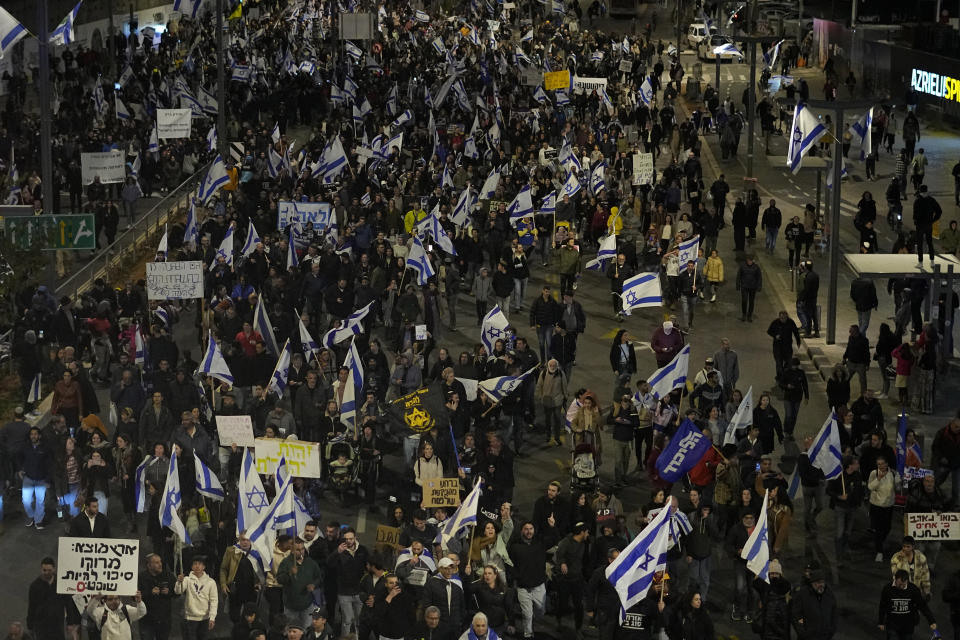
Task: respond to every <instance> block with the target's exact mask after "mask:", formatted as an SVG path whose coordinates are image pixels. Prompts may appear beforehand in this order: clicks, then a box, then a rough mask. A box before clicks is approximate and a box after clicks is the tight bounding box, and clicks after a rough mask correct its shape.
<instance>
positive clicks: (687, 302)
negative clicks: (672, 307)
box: [680, 295, 697, 329]
mask: <svg viewBox="0 0 960 640" xmlns="http://www.w3.org/2000/svg"><path fill="white" fill-rule="evenodd" d="M696 304H697V296H687V295H683V296H680V308H681V309H682V313H683V315H682V316H681V318H680V323H681V325H682V326H684V327H686V328H687V329H689V328H691V327H693V309H694V307H695V306H696Z"/></svg>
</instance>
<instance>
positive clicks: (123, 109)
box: [113, 94, 133, 120]
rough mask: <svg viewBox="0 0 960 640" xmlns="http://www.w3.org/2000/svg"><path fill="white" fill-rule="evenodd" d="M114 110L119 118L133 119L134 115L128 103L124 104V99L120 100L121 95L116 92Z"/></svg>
mask: <svg viewBox="0 0 960 640" xmlns="http://www.w3.org/2000/svg"><path fill="white" fill-rule="evenodd" d="M113 99H114V112H115V114H116V116H117V120H132V119H133V115H132V114H131V113H130V109H128V108H127V105H125V104H123V101H122V100H120V96H119V95H117V94H114V96H113Z"/></svg>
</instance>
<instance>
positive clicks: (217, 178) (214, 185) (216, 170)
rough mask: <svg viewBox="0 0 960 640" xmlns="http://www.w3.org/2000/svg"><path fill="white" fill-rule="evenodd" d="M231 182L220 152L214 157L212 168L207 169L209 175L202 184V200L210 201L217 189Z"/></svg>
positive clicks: (200, 195) (204, 201)
mask: <svg viewBox="0 0 960 640" xmlns="http://www.w3.org/2000/svg"><path fill="white" fill-rule="evenodd" d="M228 182H230V176H229V175H227V166H226V165H225V164H224V162H223V158H222V157H221V156H220V154H217V157H216V158H214V160H213V163H211V165H210V168H209V169H207V175H206V177H205V178H204V179H203V184H202V185H200V194H199V197H200V201H201V202H203V203H204V204H206V203H207V202H209V201H210V198H212V197H213V196H214V195H215V194H216V193H217V191H218V190H219V189H220V188H221V187H222V186H223V185H225V184H227V183H228Z"/></svg>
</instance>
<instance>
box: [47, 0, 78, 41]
mask: <svg viewBox="0 0 960 640" xmlns="http://www.w3.org/2000/svg"><path fill="white" fill-rule="evenodd" d="M81 4H83V0H80V2H78V3H77V6H75V7H74V8H73V9H72V10H71V11H70V13H68V14H67V16H66V17H65V18H64V19H63V20H61V21H60V24H58V25H57V28H56V29H54V30H53V32H52V33H51V34H50V44H52V45H54V46H57V45H63V44H72V43H73V42H74V41H75V40H76V35H75V33H74V29H73V25H74V23H75V22H76V21H77V14H78V13H79V12H80V5H81Z"/></svg>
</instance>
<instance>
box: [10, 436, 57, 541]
mask: <svg viewBox="0 0 960 640" xmlns="http://www.w3.org/2000/svg"><path fill="white" fill-rule="evenodd" d="M27 437H28V438H29V440H30V441H29V442H28V443H27V446H25V447H23V448H22V449H21V450H20V455H19V456H18V459H17V468H18V469H19V470H20V471H19V472H18V473H19V474H20V478H21V481H22V482H23V488H22V490H21V497H22V502H23V511H24V513H25V514H26V516H27V526H28V527H29V526H30V525H35V526H36V527H37V529H43V520H44V517H45V512H44V500H46V496H47V487H48V486H50V484H51V480H52V479H53V466H54V458H53V454H52V453H51V452H50V449H48V448H47V445H46V444H44V443H43V442H42V441H41V437H40V429H38V428H37V427H30V431H29V432H28V434H27Z"/></svg>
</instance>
